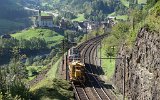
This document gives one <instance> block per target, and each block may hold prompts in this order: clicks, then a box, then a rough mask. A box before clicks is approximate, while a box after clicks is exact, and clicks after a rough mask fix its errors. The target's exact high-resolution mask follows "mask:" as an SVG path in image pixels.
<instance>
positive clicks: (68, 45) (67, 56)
mask: <svg viewBox="0 0 160 100" xmlns="http://www.w3.org/2000/svg"><path fill="white" fill-rule="evenodd" d="M68 47H69V44H68V32H67V54H66V80H67V79H68V63H67V61H68Z"/></svg>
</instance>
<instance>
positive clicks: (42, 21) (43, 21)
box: [34, 10, 53, 28]
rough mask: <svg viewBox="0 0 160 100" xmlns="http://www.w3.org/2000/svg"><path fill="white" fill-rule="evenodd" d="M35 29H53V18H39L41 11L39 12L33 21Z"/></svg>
mask: <svg viewBox="0 0 160 100" xmlns="http://www.w3.org/2000/svg"><path fill="white" fill-rule="evenodd" d="M34 26H35V27H49V28H51V27H53V17H52V16H41V11H40V10H39V12H38V16H36V19H35V24H34Z"/></svg>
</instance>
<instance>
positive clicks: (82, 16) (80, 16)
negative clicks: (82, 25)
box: [72, 14, 85, 22]
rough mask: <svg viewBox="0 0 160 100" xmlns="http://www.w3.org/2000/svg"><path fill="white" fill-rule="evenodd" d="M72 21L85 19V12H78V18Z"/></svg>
mask: <svg viewBox="0 0 160 100" xmlns="http://www.w3.org/2000/svg"><path fill="white" fill-rule="evenodd" d="M72 21H79V22H81V21H85V18H84V14H78V16H77V18H76V19H73V20H72Z"/></svg>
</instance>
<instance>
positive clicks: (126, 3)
mask: <svg viewBox="0 0 160 100" xmlns="http://www.w3.org/2000/svg"><path fill="white" fill-rule="evenodd" d="M120 1H121V3H122V4H123V5H124V6H126V7H128V8H129V2H128V1H127V0H120ZM146 2H147V0H138V4H141V3H146Z"/></svg>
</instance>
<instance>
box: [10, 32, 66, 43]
mask: <svg viewBox="0 0 160 100" xmlns="http://www.w3.org/2000/svg"><path fill="white" fill-rule="evenodd" d="M12 36H13V37H15V38H16V39H28V40H29V39H31V38H32V37H37V38H44V39H45V40H46V42H51V43H50V44H49V46H54V45H55V44H57V43H59V42H61V40H62V39H63V36H62V35H60V34H58V33H56V32H54V31H52V30H49V29H28V30H23V31H21V32H19V33H16V34H12Z"/></svg>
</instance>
